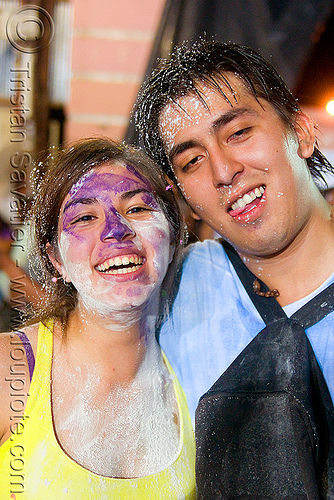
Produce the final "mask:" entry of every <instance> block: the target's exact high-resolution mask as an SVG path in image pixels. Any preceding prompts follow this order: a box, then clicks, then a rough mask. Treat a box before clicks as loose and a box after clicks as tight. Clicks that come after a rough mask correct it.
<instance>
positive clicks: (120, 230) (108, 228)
mask: <svg viewBox="0 0 334 500" xmlns="http://www.w3.org/2000/svg"><path fill="white" fill-rule="evenodd" d="M133 236H135V232H134V230H133V229H132V227H131V225H130V223H129V222H128V221H127V220H126V219H124V217H122V216H121V215H120V214H119V213H118V212H116V211H115V212H109V213H108V214H106V220H105V225H104V228H103V231H102V233H101V241H104V240H106V239H115V240H117V241H122V240H124V239H126V238H133Z"/></svg>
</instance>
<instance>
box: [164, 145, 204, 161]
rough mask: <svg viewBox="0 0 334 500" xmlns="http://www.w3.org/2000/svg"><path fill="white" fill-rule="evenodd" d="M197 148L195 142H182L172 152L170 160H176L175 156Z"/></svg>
mask: <svg viewBox="0 0 334 500" xmlns="http://www.w3.org/2000/svg"><path fill="white" fill-rule="evenodd" d="M196 146H197V144H196V142H195V141H185V142H181V143H180V144H176V145H175V146H173V147H172V149H171V150H170V153H169V159H170V160H172V159H173V158H175V156H178V155H180V154H181V153H183V151H186V150H187V149H190V148H194V147H196Z"/></svg>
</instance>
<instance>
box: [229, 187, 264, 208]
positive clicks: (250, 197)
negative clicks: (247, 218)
mask: <svg viewBox="0 0 334 500" xmlns="http://www.w3.org/2000/svg"><path fill="white" fill-rule="evenodd" d="M264 190H265V188H264V187H263V186H260V187H259V188H255V189H254V190H253V191H250V192H249V193H246V194H244V195H243V196H241V197H240V198H238V199H237V201H235V202H234V203H233V205H232V206H231V209H232V210H237V208H244V207H245V206H246V205H248V203H251V202H252V201H254V200H255V198H261V196H262V195H263V193H264Z"/></svg>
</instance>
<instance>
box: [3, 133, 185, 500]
mask: <svg viewBox="0 0 334 500" xmlns="http://www.w3.org/2000/svg"><path fill="white" fill-rule="evenodd" d="M55 214H57V216H55ZM29 223H30V225H31V234H32V240H33V247H32V256H33V265H34V269H35V272H36V274H37V275H38V276H39V278H40V280H41V282H42V283H44V287H45V290H46V300H45V301H44V304H43V305H42V306H41V307H40V309H39V310H38V312H36V314H35V316H34V318H33V319H32V320H31V321H30V324H29V326H27V327H26V328H25V329H24V331H23V332H22V334H21V337H20V338H18V337H17V336H16V335H13V334H12V335H11V334H4V335H2V337H1V338H0V348H1V350H0V357H1V363H0V366H1V368H0V371H1V380H2V381H5V380H8V375H9V374H10V373H12V364H13V359H12V358H11V341H12V339H13V338H14V339H15V342H16V343H19V344H20V342H22V343H23V344H24V345H25V348H26V352H27V355H26V357H25V356H24V355H22V356H21V358H22V359H23V360H24V361H25V363H22V366H23V368H24V369H23V370H21V371H22V373H23V375H24V376H25V377H26V384H25V387H24V389H25V392H24V395H22V396H23V397H22V405H21V406H20V412H21V413H20V416H19V418H18V415H15V418H16V419H18V420H16V422H17V424H16V425H15V426H13V425H11V422H12V420H13V418H14V417H13V415H12V414H11V413H12V412H13V404H12V401H11V393H12V392H13V388H11V387H10V386H9V385H8V382H0V394H1V402H2V403H1V405H2V408H1V411H2V412H1V413H0V415H1V416H0V443H1V446H0V492H1V496H3V497H6V498H9V496H10V494H15V493H17V492H19V491H18V490H16V491H14V490H15V488H18V485H17V484H18V483H17V481H16V479H14V478H13V472H15V471H14V469H13V467H14V466H15V464H14V463H13V456H14V455H13V451H14V450H16V451H17V450H21V452H22V453H21V455H20V460H21V462H22V464H21V465H22V467H21V469H20V471H19V472H20V474H21V476H22V478H23V479H24V481H23V480H22V481H21V483H20V486H19V488H20V489H21V491H20V493H22V495H23V496H22V498H26V499H34V500H36V499H37V500H38V499H42V498H43V499H44V498H55V497H56V496H59V497H62V495H63V494H64V493H65V492H66V493H68V494H72V497H73V498H102V497H105V498H124V499H125V498H126V499H131V498H136V499H138V498H145V499H149V498H159V499H164V498H166V499H167V498H173V499H181V498H182V499H184V498H186V499H192V498H195V483H194V438H193V431H192V427H191V423H190V417H189V412H188V407H187V403H186V399H185V396H184V393H183V391H182V389H181V387H180V385H179V383H178V381H177V379H176V377H175V376H174V374H173V372H172V369H171V367H170V365H169V363H168V361H167V359H166V357H165V356H164V354H163V353H162V352H161V350H160V348H159V346H158V344H157V342H156V339H155V332H156V328H157V325H158V323H159V318H161V316H162V313H163V310H164V309H166V307H167V306H168V303H167V301H166V299H165V297H169V298H170V297H171V295H172V294H171V293H170V292H171V289H170V283H171V281H172V280H173V279H174V270H175V267H176V265H177V259H178V253H179V251H180V247H181V245H180V240H181V239H182V238H183V237H182V231H183V225H182V218H181V215H180V211H179V208H178V204H177V202H176V201H175V198H174V195H173V193H172V191H171V190H170V189H168V184H167V182H166V180H165V179H164V177H163V176H162V174H161V172H160V170H159V168H158V167H157V165H155V164H154V163H153V162H152V161H151V160H149V158H148V157H146V155H144V154H143V153H142V152H141V151H139V150H136V149H133V148H131V147H129V146H124V145H118V144H114V143H113V142H112V141H110V140H107V139H91V140H86V141H82V142H79V143H77V144H75V145H74V146H72V147H70V148H68V149H66V150H65V151H59V152H57V153H56V152H55V151H52V152H51V153H50V154H49V155H48V157H47V158H46V160H45V161H43V162H40V163H39V164H38V165H37V167H36V169H35V171H34V177H33V198H32V206H31V209H30V218H29ZM162 290H163V291H164V293H162ZM36 320H38V321H39V323H36ZM28 339H29V340H28ZM22 352H23V353H24V351H23V348H22ZM34 357H35V358H36V365H35V367H33V360H34ZM29 374H30V377H32V378H31V383H30V382H29V378H30V377H29ZM28 393H29V396H27V394H28ZM13 446H14V447H15V448H13ZM22 450H23V451H22ZM21 462H20V463H21ZM125 479H126V480H125Z"/></svg>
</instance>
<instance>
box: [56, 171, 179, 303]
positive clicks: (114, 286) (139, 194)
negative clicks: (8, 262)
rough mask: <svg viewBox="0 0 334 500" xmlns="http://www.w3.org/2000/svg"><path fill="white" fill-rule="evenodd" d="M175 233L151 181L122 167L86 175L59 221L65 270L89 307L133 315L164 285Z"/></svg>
mask: <svg viewBox="0 0 334 500" xmlns="http://www.w3.org/2000/svg"><path fill="white" fill-rule="evenodd" d="M169 234H170V230H169V225H168V222H167V220H166V218H165V216H164V214H163V212H162V210H161V208H160V206H159V204H158V203H157V201H156V199H155V197H154V194H153V192H152V190H151V188H150V187H149V185H148V183H147V181H146V180H145V181H143V180H142V179H140V178H139V177H138V175H134V173H133V172H132V170H131V169H129V168H128V167H124V166H122V165H120V164H116V165H112V166H109V165H106V166H103V167H101V168H98V169H94V170H92V171H90V172H89V173H88V174H86V175H84V176H83V177H82V178H81V179H80V180H79V181H78V182H77V183H76V184H75V185H74V186H73V187H72V189H71V191H70V193H69V194H68V195H67V197H66V198H65V200H64V202H63V205H62V209H61V215H60V220H59V231H58V239H59V251H60V256H61V260H62V266H63V268H64V271H65V272H66V275H67V276H68V278H69V279H70V280H71V281H72V283H73V285H74V286H75V288H76V289H77V291H78V294H79V297H80V298H81V299H82V302H84V303H85V305H86V307H88V306H89V307H90V308H91V309H97V310H102V309H103V310H104V308H106V310H110V311H112V310H114V311H115V310H119V308H125V309H126V310H127V311H129V310H132V309H133V308H134V307H137V306H138V305H139V304H144V303H145V302H146V301H147V300H148V299H149V297H150V296H151V295H152V294H153V291H154V290H155V289H156V287H157V286H159V285H160V283H161V282H162V279H163V277H164V275H165V273H166V270H167V267H168V264H169V262H170V254H171V251H170V239H169V238H170V237H169Z"/></svg>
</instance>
